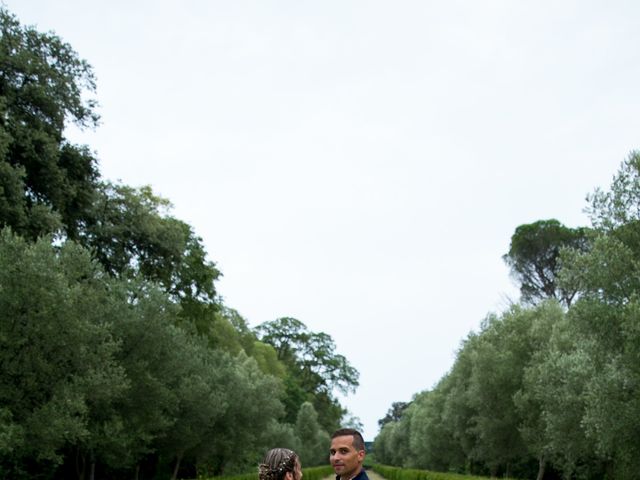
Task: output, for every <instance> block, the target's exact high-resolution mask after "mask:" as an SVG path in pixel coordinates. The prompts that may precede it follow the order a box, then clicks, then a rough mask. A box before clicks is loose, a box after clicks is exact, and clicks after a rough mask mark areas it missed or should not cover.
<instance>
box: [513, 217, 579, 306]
mask: <svg viewBox="0 0 640 480" xmlns="http://www.w3.org/2000/svg"><path fill="white" fill-rule="evenodd" d="M587 247H588V230H587V229H585V228H568V227H565V226H564V225H562V224H561V223H560V222H558V221H557V220H539V221H537V222H534V223H530V224H525V225H520V226H519V227H518V228H516V231H515V232H514V234H513V236H512V237H511V245H510V247H509V252H508V253H507V254H506V255H504V257H503V259H504V261H505V262H506V263H507V265H509V267H510V268H511V273H512V275H513V276H514V277H515V278H516V280H517V281H518V282H519V283H520V294H521V296H522V300H523V301H525V302H529V303H536V302H539V301H541V300H545V299H556V300H558V301H560V302H562V303H564V304H565V305H567V306H568V305H570V304H571V302H572V301H573V298H574V296H575V294H576V291H575V290H572V289H570V288H566V287H565V288H563V287H561V286H559V285H558V281H557V276H558V272H559V271H560V266H561V265H560V252H561V250H562V249H563V248H573V249H578V250H586V249H587Z"/></svg>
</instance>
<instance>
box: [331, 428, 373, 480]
mask: <svg viewBox="0 0 640 480" xmlns="http://www.w3.org/2000/svg"><path fill="white" fill-rule="evenodd" d="M364 456H365V450H364V440H363V438H362V435H360V432H358V431H357V430H354V429H353V428H341V429H340V430H336V431H335V432H333V435H331V450H330V451H329V460H330V461H331V466H332V467H333V471H334V472H336V480H369V477H367V474H366V473H365V471H364V469H363V468H362V463H363V462H364Z"/></svg>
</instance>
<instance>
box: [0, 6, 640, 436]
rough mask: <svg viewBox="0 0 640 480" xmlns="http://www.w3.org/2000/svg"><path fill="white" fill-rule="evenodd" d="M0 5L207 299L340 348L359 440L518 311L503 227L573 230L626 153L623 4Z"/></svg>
mask: <svg viewBox="0 0 640 480" xmlns="http://www.w3.org/2000/svg"><path fill="white" fill-rule="evenodd" d="M4 1H5V5H6V6H7V7H8V8H9V10H11V11H12V12H13V13H15V14H16V15H17V16H18V17H19V18H20V20H21V21H22V22H23V23H26V24H35V25H37V27H38V28H39V29H40V30H54V31H55V32H56V33H58V34H59V35H60V36H61V37H63V38H64V39H65V40H66V41H68V42H69V43H71V44H72V45H73V46H74V48H75V49H76V50H77V51H78V52H79V53H80V55H81V56H82V57H83V58H85V59H87V60H88V61H89V62H90V63H91V64H92V65H93V66H94V69H95V72H96V74H97V77H98V99H99V101H100V103H101V108H100V112H101V114H102V125H101V126H100V127H99V129H98V130H97V131H96V132H93V133H85V134H84V135H82V136H74V139H76V141H81V142H83V143H88V144H89V145H90V146H91V148H92V149H94V150H96V151H97V154H98V157H99V158H100V165H101V170H102V172H103V175H104V176H105V177H106V178H109V179H114V180H115V179H121V180H122V181H124V182H125V183H127V184H130V185H136V186H138V185H143V184H150V185H152V186H153V188H154V189H155V190H156V191H157V192H158V193H160V194H161V195H163V196H165V197H168V198H169V199H170V200H171V201H172V202H173V204H174V205H175V210H174V213H175V215H176V216H178V217H179V218H181V219H183V220H185V221H187V222H189V223H191V224H192V225H193V226H194V227H195V229H196V231H197V233H198V234H199V235H200V236H202V238H203V239H204V242H205V244H206V246H207V248H208V251H209V253H210V256H211V258H212V259H213V260H215V261H216V262H217V264H218V266H219V267H220V268H221V270H222V271H223V273H224V277H223V278H222V280H221V281H220V282H219V284H218V289H219V291H220V293H221V294H222V295H223V297H224V298H225V301H226V303H227V304H228V305H229V306H232V307H234V308H236V309H238V310H239V311H240V312H241V313H242V314H243V315H244V316H245V317H246V318H247V319H248V320H249V322H250V324H251V325H253V326H255V325H257V324H259V323H261V322H263V321H266V320H272V319H275V318H277V317H281V316H293V317H296V318H298V319H300V320H302V321H303V322H305V323H306V324H307V325H308V326H309V328H311V329H312V330H314V331H324V332H327V333H329V334H330V335H331V336H332V337H333V338H334V339H335V341H336V343H337V346H338V351H339V353H342V354H344V355H346V356H347V358H348V359H349V360H350V361H351V363H352V364H353V365H354V366H355V367H356V368H357V369H358V370H359V371H360V373H361V386H360V388H359V389H358V391H357V393H356V394H355V395H351V396H349V397H348V398H346V399H344V403H345V404H346V405H347V406H348V407H349V409H350V410H351V411H352V412H353V413H354V414H355V415H357V416H358V417H360V419H361V420H362V421H363V423H364V427H365V437H366V438H368V439H372V438H373V437H374V436H375V434H376V433H377V420H378V419H379V418H381V417H383V416H384V414H385V412H386V411H387V409H388V408H389V406H390V405H391V402H393V401H407V400H409V399H410V398H411V397H412V395H413V394H414V393H416V392H418V391H420V390H424V389H427V388H430V387H431V386H433V384H434V383H435V382H436V381H437V380H438V379H439V378H440V377H441V376H442V375H443V374H444V373H445V372H446V371H447V370H448V369H449V368H450V367H451V365H452V362H453V360H454V356H455V350H456V348H457V347H458V345H459V342H460V341H461V340H462V339H463V338H464V337H465V336H466V335H467V333H468V332H469V331H470V330H472V329H477V328H478V326H479V324H480V321H481V320H482V319H483V317H484V316H485V315H486V314H487V313H489V312H492V311H493V312H499V311H501V310H502V309H503V308H504V307H505V305H506V303H507V298H513V299H515V298H517V292H516V289H515V287H514V286H513V284H512V283H511V280H510V279H509V276H508V271H507V269H506V267H505V266H504V264H503V262H502V260H501V256H502V255H503V254H504V253H505V252H506V251H507V249H508V247H509V239H510V236H511V234H512V233H513V231H514V229H515V227H516V226H518V225H520V224H522V223H528V222H532V221H535V220H539V219H547V218H557V219H559V220H560V221H562V222H563V223H565V224H567V225H569V226H577V225H582V224H586V223H587V219H586V217H585V215H584V214H583V213H582V209H583V208H584V206H585V205H586V203H585V200H584V199H585V195H586V194H587V193H589V192H590V191H592V190H593V189H594V188H595V187H596V186H606V185H608V184H609V182H610V179H611V177H612V175H613V174H614V172H615V170H616V169H617V166H618V165H619V163H620V162H621V161H622V160H623V159H624V158H625V157H626V155H627V154H628V152H629V151H630V150H632V149H634V148H639V147H640V142H639V138H638V135H639V129H638V127H639V126H640V115H639V114H638V112H639V111H640V109H639V108H638V107H639V106H640V96H639V95H638V88H639V85H640V47H639V46H640V28H639V27H640V25H639V24H640V4H638V3H637V2H634V1H611V2H596V1H538V2H524V1H515V0H511V1H506V0H505V1H495V0H494V1H478V0H469V1H450V0H448V1H444V0H443V1H439V2H435V1H426V0H424V1H395V2H382V1H375V0H369V1H348V0H340V1H332V0H322V1H315V2H311V1H303V0H295V1H293V0H289V1H285V0H283V1H268V0H263V1H253V2H251V1H242V0H233V1H225V2H223V1H205V0H183V1H180V2H178V1H166V0H153V1H152V0H126V1H125V0H111V1H109V2H106V1H100V2H99V1H95V0H94V1H89V0H4Z"/></svg>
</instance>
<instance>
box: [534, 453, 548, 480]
mask: <svg viewBox="0 0 640 480" xmlns="http://www.w3.org/2000/svg"><path fill="white" fill-rule="evenodd" d="M546 468H547V459H546V458H545V456H544V455H542V456H541V457H540V460H539V461H538V476H537V477H536V480H542V479H543V477H544V471H545V470H546Z"/></svg>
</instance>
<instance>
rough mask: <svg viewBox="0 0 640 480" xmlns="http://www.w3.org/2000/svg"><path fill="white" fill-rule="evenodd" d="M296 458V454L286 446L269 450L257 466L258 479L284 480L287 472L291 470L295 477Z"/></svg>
mask: <svg viewBox="0 0 640 480" xmlns="http://www.w3.org/2000/svg"><path fill="white" fill-rule="evenodd" d="M296 460H298V455H296V452H294V451H293V450H289V449H287V448H274V449H272V450H269V451H268V452H267V454H266V455H265V457H264V460H263V461H262V463H261V464H260V465H259V466H258V479H259V480H284V476H285V474H286V473H287V472H291V473H292V474H293V475H294V477H295V468H296ZM294 480H295V478H294Z"/></svg>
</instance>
